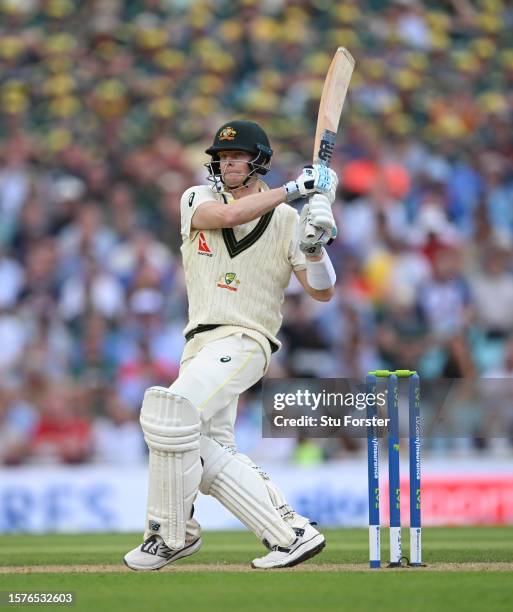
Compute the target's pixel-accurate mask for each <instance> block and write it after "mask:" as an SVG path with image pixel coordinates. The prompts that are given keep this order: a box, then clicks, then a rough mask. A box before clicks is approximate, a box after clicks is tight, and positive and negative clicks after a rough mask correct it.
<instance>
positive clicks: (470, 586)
mask: <svg viewBox="0 0 513 612" xmlns="http://www.w3.org/2000/svg"><path fill="white" fill-rule="evenodd" d="M324 532H325V533H326V536H327V543H328V544H327V547H326V549H325V550H324V552H323V553H322V554H321V555H318V556H317V557H315V558H314V559H312V560H311V561H309V562H308V563H307V564H305V566H306V565H317V566H318V569H319V570H321V571H319V572H315V573H306V572H305V571H301V570H302V567H305V566H298V567H297V568H296V569H295V570H294V571H291V572H279V571H274V572H258V571H254V572H250V573H243V572H236V571H230V568H229V565H230V564H248V562H249V561H250V560H251V559H252V558H253V557H254V556H258V555H260V554H261V553H262V551H263V549H262V548H261V546H260V545H259V544H258V542H257V541H256V540H255V538H254V537H253V536H252V535H251V534H249V533H245V532H230V533H227V532H217V533H206V534H204V547H203V549H202V550H201V551H200V552H199V553H198V554H196V555H194V556H192V557H190V558H189V559H184V560H181V561H179V562H178V563H179V564H180V565H186V564H219V563H222V564H226V565H227V567H226V568H225V569H226V570H227V571H222V572H209V571H197V572H189V573H185V572H184V573H181V572H180V573H178V572H176V573H174V574H173V573H172V571H165V572H160V573H159V572H151V573H136V572H134V573H103V572H100V571H99V572H94V573H80V572H76V573H66V574H64V573H42V574H18V573H16V574H15V573H10V574H0V590H3V591H6V590H25V591H38V590H41V591H66V590H71V591H74V592H75V593H76V596H77V603H76V605H74V606H73V608H72V609H73V610H93V611H94V612H100V611H103V610H109V611H110V610H122V611H125V610H126V611H127V612H132V611H135V610H144V609H146V610H148V612H150V610H151V611H152V610H164V609H166V610H169V609H172V610H174V611H181V610H187V611H193V612H196V611H201V610H208V612H215V611H217V610H219V611H221V610H222V611H223V612H226V611H227V610H241V611H242V612H253V611H255V612H256V611H260V610H266V611H269V612H274V611H278V610H280V611H281V612H285V611H289V610H290V611H294V612H296V611H298V612H299V611H303V610H304V611H312V612H313V611H314V610H351V611H352V612H354V611H359V610H362V611H368V610H371V609H372V608H373V607H375V608H376V609H379V610H380V611H387V610H394V611H396V612H400V611H402V610H405V611H408V612H415V611H422V612H424V611H426V612H428V611H429V612H431V611H434V610H451V611H456V612H457V611H459V610H462V611H463V610H465V612H469V611H474V610H476V611H477V610H487V609H493V610H494V612H497V611H501V610H509V609H511V605H512V603H511V602H512V601H513V575H512V574H513V572H507V573H506V572H499V571H487V572H476V571H468V570H466V569H465V565H468V566H470V564H472V563H497V562H509V563H513V528H428V529H425V532H424V534H423V535H424V542H423V549H424V553H425V554H424V557H425V561H426V563H428V564H429V565H430V566H436V564H438V563H458V564H461V566H460V568H459V569H458V571H450V572H449V571H447V572H444V571H441V572H432V571H429V570H427V571H425V570H422V569H414V570H410V569H405V570H389V571H374V572H369V571H362V572H354V571H353V572H347V571H344V570H343V567H341V568H340V570H339V571H337V569H336V568H333V566H332V565H331V564H335V565H342V564H355V563H356V564H360V563H361V567H362V570H365V569H366V566H367V565H366V564H367V554H368V552H367V532H366V530H357V529H355V530H325V531H324ZM386 535H387V534H386V530H384V532H383V559H386V558H387V548H386V540H387V537H386ZM403 537H404V540H403V541H404V542H405V543H406V542H407V541H408V538H407V531H405V533H404V534H403ZM139 541H140V536H139V535H127V534H109V535H51V536H27V535H13V536H1V537H0V566H3V567H13V566H27V565H29V566H32V565H44V566H46V565H79V564H86V565H118V564H120V561H121V558H122V556H123V554H124V553H125V552H126V551H127V550H129V549H130V548H132V547H133V546H135V545H137V544H138V543H139ZM177 565H178V564H177ZM324 565H326V566H328V565H329V568H327V569H326V571H322V568H323V566H324ZM50 607H51V608H52V609H53V606H50ZM61 607H62V606H61ZM16 608H18V609H19V608H24V607H22V606H16Z"/></svg>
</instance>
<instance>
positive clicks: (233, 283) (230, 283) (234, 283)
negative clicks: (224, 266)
mask: <svg viewBox="0 0 513 612" xmlns="http://www.w3.org/2000/svg"><path fill="white" fill-rule="evenodd" d="M239 285H240V280H239V279H238V278H237V275H236V274H235V272H226V273H225V274H221V276H220V277H219V278H218V279H217V286H218V287H220V288H221V289H228V291H238V289H239Z"/></svg>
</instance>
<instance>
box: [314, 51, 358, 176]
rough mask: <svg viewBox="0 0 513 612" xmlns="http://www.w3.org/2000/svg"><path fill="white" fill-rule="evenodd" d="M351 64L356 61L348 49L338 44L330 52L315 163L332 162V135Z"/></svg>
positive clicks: (338, 115) (320, 108)
mask: <svg viewBox="0 0 513 612" xmlns="http://www.w3.org/2000/svg"><path fill="white" fill-rule="evenodd" d="M354 64H355V61H354V59H353V56H352V55H351V54H350V53H349V51H348V50H347V49H346V48H344V47H339V48H338V49H337V51H336V52H335V55H334V56H333V59H332V61H331V64H330V67H329V69H328V73H327V75H326V79H325V81H324V87H323V89H322V95H321V101H320V104H319V114H318V116H317V129H316V130H315V143H314V154H313V160H314V163H323V164H325V165H327V166H329V165H330V163H331V157H332V155H333V147H334V144H335V136H336V134H337V131H338V124H339V121H340V115H341V114H342V107H343V106H344V102H345V99H346V94H347V89H348V87H349V82H350V80H351V75H352V74H353V69H354Z"/></svg>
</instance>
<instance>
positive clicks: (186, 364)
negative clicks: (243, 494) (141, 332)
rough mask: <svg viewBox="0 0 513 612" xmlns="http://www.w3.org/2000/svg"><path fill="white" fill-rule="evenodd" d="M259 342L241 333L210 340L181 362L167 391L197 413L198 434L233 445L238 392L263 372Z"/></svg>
mask: <svg viewBox="0 0 513 612" xmlns="http://www.w3.org/2000/svg"><path fill="white" fill-rule="evenodd" d="M265 364H266V357H265V353H264V351H263V349H262V347H261V346H260V344H259V343H258V342H257V341H256V340H254V339H253V338H250V337H249V336H246V335H245V334H243V333H236V334H232V335H231V336H227V337H226V338H221V339H220V340H214V341H212V342H210V343H209V344H207V345H206V346H204V347H203V348H202V349H201V350H200V351H199V353H197V354H196V355H195V356H194V357H191V358H190V359H187V360H186V361H183V362H182V364H181V366H180V374H179V376H178V378H177V380H176V381H175V382H174V383H173V384H172V385H171V387H170V390H171V391H172V392H173V393H175V394H176V395H180V396H182V397H185V398H186V399H188V400H189V401H190V402H191V403H192V405H193V406H195V407H196V408H197V409H198V411H199V412H200V415H201V422H202V434H203V435H206V436H208V437H209V438H212V439H214V440H217V441H218V442H220V443H221V444H225V445H227V446H230V447H232V448H235V447H236V444H235V436H234V425H235V419H236V417H237V402H238V399H239V395H240V394H241V393H243V392H244V391H246V390H247V389H249V388H250V387H252V386H253V385H254V384H255V383H256V382H258V381H259V380H260V379H261V378H262V376H263V375H264V373H265V369H266V366H265Z"/></svg>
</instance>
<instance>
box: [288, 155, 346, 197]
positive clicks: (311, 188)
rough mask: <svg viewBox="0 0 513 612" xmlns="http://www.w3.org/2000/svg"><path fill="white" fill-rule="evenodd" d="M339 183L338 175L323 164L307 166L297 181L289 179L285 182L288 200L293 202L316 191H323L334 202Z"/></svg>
mask: <svg viewBox="0 0 513 612" xmlns="http://www.w3.org/2000/svg"><path fill="white" fill-rule="evenodd" d="M337 185H338V177H337V175H336V174H335V172H333V170H331V168H327V167H326V166H322V165H321V164H315V165H314V166H305V167H304V168H303V171H302V172H301V174H300V175H299V176H298V177H297V179H296V180H295V181H289V182H288V183H286V184H285V190H286V192H287V202H292V201H294V200H297V199H298V198H303V197H305V196H308V195H311V194H314V193H322V194H326V195H327V196H328V198H329V199H330V202H331V203H333V201H334V200H335V192H336V190H337Z"/></svg>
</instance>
